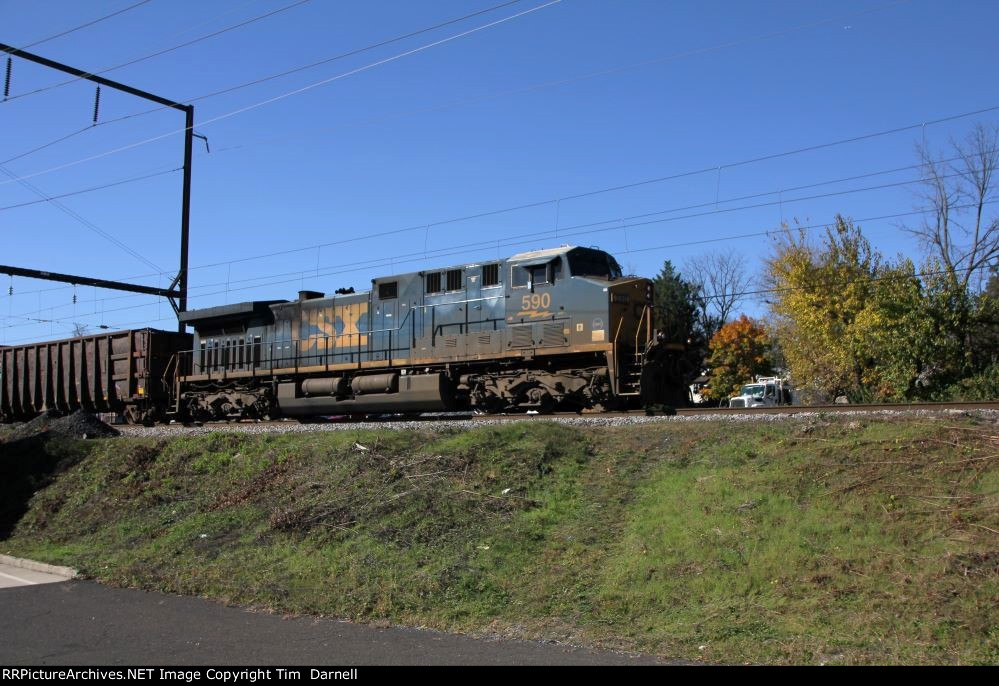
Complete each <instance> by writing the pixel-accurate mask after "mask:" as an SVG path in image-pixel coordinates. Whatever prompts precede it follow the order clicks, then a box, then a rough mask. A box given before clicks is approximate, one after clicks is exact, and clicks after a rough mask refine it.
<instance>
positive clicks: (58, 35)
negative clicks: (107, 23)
mask: <svg viewBox="0 0 999 686" xmlns="http://www.w3.org/2000/svg"><path fill="white" fill-rule="evenodd" d="M149 2H152V0H141V1H140V2H137V3H135V4H134V5H129V6H128V7H124V8H122V9H120V10H118V11H117V12H112V13H111V14H105V15H104V16H103V17H98V18H97V19H94V20H92V21H88V22H87V23H85V24H80V25H79V26H74V27H73V28H71V29H67V30H65V31H60V32H59V33H54V34H52V35H51V36H47V37H45V38H41V39H39V40H36V41H33V42H31V43H28V44H27V45H22V46H21V47H20V49H21V50H27V49H28V48H33V47H35V46H36V45H41V44H42V43H48V42H49V41H51V40H55V39H56V38H62V37H63V36H68V35H69V34H71V33H75V32H77V31H79V30H81V29H85V28H87V27H89V26H93V25H94V24H98V23H100V22H102V21H104V20H105V19H111V18H112V17H117V16H118V15H119V14H124V13H125V12H128V11H130V10H134V9H136V8H137V7H141V6H142V5H145V4H146V3H149Z"/></svg>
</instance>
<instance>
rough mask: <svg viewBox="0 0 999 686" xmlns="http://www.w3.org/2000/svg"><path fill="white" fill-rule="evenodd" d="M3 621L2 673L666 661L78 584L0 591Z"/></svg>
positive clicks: (0, 628)
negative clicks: (72, 668) (53, 668)
mask: <svg viewBox="0 0 999 686" xmlns="http://www.w3.org/2000/svg"><path fill="white" fill-rule="evenodd" d="M0 616H2V617H3V621H0V664H2V665H3V666H4V667H10V666H41V665H105V666H110V665H138V666H142V665H216V666H219V665H254V666H267V665H316V666H322V665H329V666H339V667H345V666H346V667H350V666H359V665H649V664H663V663H662V662H660V661H657V660H655V659H653V658H650V657H645V656H629V655H623V654H619V653H611V652H598V651H590V650H583V649H578V648H570V647H566V646H559V645H554V644H549V643H540V642H531V641H509V640H483V639H475V638H469V637H467V636H459V635H452V634H445V633H440V632H436V631H429V630H423V629H407V628H397V627H390V628H384V629H379V628H375V627H371V626H367V625H362V624H350V623H347V622H339V621H335V620H329V619H315V618H301V617H299V618H284V617H281V616H278V615H273V614H268V613H261V612H252V611H248V610H245V609H242V608H237V607H226V606H224V605H220V604H217V603H212V602H209V601H206V600H203V599H200V598H189V597H183V596H170V595H162V594H158V593H148V592H144V591H137V590H130V589H115V588H107V587H105V586H101V585H99V584H96V583H94V582H90V581H78V580H72V581H62V582H61V583H47V584H39V585H29V586H21V587H16V588H0Z"/></svg>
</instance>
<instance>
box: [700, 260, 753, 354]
mask: <svg viewBox="0 0 999 686" xmlns="http://www.w3.org/2000/svg"><path fill="white" fill-rule="evenodd" d="M684 275H685V277H686V278H687V280H688V281H690V282H691V283H693V284H694V286H695V287H696V288H697V302H698V306H699V309H700V312H699V316H700V319H701V325H702V326H703V327H704V329H705V332H706V333H708V335H709V336H710V335H712V334H714V332H715V331H717V330H718V329H719V328H721V327H722V326H723V325H724V324H725V322H727V321H728V320H729V318H730V317H731V316H732V315H733V313H734V311H735V309H736V308H737V307H738V306H739V303H741V302H742V301H743V300H744V299H745V296H743V295H740V294H741V293H744V292H745V291H747V290H749V286H750V285H751V284H752V282H753V280H752V277H750V276H749V274H748V273H747V270H746V259H745V257H744V256H743V255H741V254H739V253H737V252H736V251H734V250H729V251H728V252H717V253H707V254H705V255H699V256H697V257H693V258H691V259H690V260H688V261H687V262H686V264H685V265H684Z"/></svg>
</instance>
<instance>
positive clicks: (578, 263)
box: [567, 248, 621, 279]
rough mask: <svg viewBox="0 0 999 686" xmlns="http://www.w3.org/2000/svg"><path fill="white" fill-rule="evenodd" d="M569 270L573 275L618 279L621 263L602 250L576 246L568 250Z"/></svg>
mask: <svg viewBox="0 0 999 686" xmlns="http://www.w3.org/2000/svg"><path fill="white" fill-rule="evenodd" d="M567 257H568V258H569V271H570V273H572V275H573V276H593V277H596V278H598V279H620V278H621V265H619V264H618V263H617V260H615V259H614V258H613V257H612V256H610V255H608V254H607V253H605V252H604V251H602V250H593V249H591V248H576V249H574V250H570V251H569V254H568V255H567Z"/></svg>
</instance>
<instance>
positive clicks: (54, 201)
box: [0, 165, 163, 273]
mask: <svg viewBox="0 0 999 686" xmlns="http://www.w3.org/2000/svg"><path fill="white" fill-rule="evenodd" d="M0 171H2V172H3V173H4V174H6V175H7V176H9V177H10V178H11V179H13V180H15V181H17V182H18V183H20V184H21V185H22V186H24V187H25V188H27V189H28V190H29V191H31V192H32V193H34V194H36V195H38V196H39V197H41V198H42V201H43V202H48V203H50V204H51V205H52V206H53V207H55V208H56V209H58V210H59V211H60V212H62V213H63V214H66V215H68V216H70V217H72V218H73V219H75V220H76V221H77V222H79V223H80V224H82V225H83V226H85V227H87V228H88V229H90V230H91V231H93V232H94V233H96V234H97V235H99V236H101V237H102V238H104V239H106V240H107V241H109V242H110V243H112V244H113V245H116V246H117V247H119V248H121V249H122V250H123V251H125V252H126V253H128V254H129V255H131V256H132V257H134V258H135V259H137V260H138V261H140V262H142V263H143V264H145V265H146V266H147V267H150V268H152V269H155V270H157V271H158V272H160V273H162V272H163V269H162V268H160V267H159V266H157V265H156V264H155V263H153V262H151V261H150V260H148V259H146V258H145V257H143V256H142V255H140V254H139V253H138V252H136V251H135V250H133V249H132V248H130V247H129V246H128V245H126V244H125V243H123V242H122V241H121V240H119V239H118V238H116V237H115V236H113V235H111V234H110V233H108V232H107V231H105V230H104V229H102V228H101V227H99V226H97V225H96V224H94V223H93V222H92V221H90V220H89V219H86V218H85V217H83V216H81V215H80V214H79V213H78V212H75V211H74V210H72V209H70V208H69V207H66V206H65V205H64V204H62V203H61V202H59V201H58V200H57V199H55V198H53V197H50V196H49V195H47V194H46V193H45V192H44V191H43V190H41V189H40V188H38V187H37V186H35V185H34V184H32V183H30V182H28V181H25V180H24V179H22V178H20V177H18V176H17V175H16V174H14V173H13V172H11V171H10V170H8V169H7V168H6V167H4V166H3V165H0Z"/></svg>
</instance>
